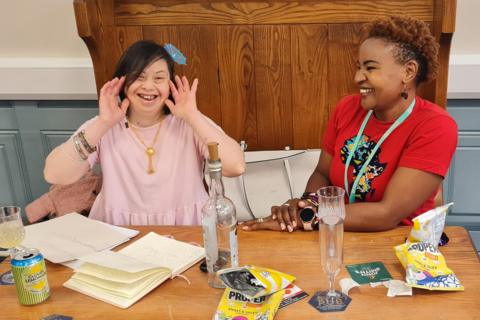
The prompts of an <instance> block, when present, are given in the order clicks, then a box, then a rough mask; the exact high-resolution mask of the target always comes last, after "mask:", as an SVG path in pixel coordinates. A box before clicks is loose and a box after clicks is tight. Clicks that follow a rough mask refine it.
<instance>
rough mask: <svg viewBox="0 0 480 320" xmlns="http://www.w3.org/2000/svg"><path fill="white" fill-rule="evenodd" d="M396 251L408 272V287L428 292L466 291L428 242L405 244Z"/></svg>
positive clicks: (434, 247) (443, 259) (435, 248)
mask: <svg viewBox="0 0 480 320" xmlns="http://www.w3.org/2000/svg"><path fill="white" fill-rule="evenodd" d="M394 249H395V254H396V255H397V257H398V260H400V263H401V264H402V265H403V267H404V268H405V270H406V282H407V285H409V286H411V287H416V288H422V289H428V290H445V291H461V290H464V287H463V286H462V285H461V284H460V280H458V278H457V277H456V276H455V274H454V273H453V271H452V270H450V269H449V268H448V267H447V264H446V262H445V258H444V257H443V255H442V254H441V253H440V251H439V250H438V248H437V247H436V246H435V245H433V244H431V243H427V242H416V243H404V244H401V245H399V246H396V247H395V248H394Z"/></svg>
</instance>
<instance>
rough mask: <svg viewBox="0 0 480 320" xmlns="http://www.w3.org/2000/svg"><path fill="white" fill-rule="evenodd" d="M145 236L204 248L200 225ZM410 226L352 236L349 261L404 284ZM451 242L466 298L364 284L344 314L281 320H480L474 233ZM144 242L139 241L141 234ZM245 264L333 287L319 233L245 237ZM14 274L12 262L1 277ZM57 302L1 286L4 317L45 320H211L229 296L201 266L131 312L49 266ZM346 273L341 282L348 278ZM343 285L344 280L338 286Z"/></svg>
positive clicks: (455, 235) (309, 311) (303, 283)
mask: <svg viewBox="0 0 480 320" xmlns="http://www.w3.org/2000/svg"><path fill="white" fill-rule="evenodd" d="M137 229H138V230H140V231H141V234H144V233H145V232H147V231H155V232H157V233H159V234H172V235H174V236H175V238H176V239H177V240H183V241H189V242H190V241H194V242H197V243H201V242H202V236H201V230H200V228H198V227H138V228H137ZM409 230H410V229H409V228H407V227H399V228H397V229H395V230H391V231H386V232H378V233H350V232H349V233H346V234H345V250H344V263H345V264H355V263H362V262H371V261H382V262H383V263H384V264H385V266H386V267H387V269H388V271H390V273H391V274H392V276H393V278H394V279H402V280H404V277H405V272H404V269H403V268H402V266H401V265H400V263H399V262H398V260H397V258H396V256H395V254H394V252H393V250H392V247H393V246H394V245H397V244H400V243H402V242H404V240H405V237H406V236H407V234H408V232H409ZM446 233H447V235H448V236H449V237H450V243H449V244H448V245H447V246H446V247H443V248H441V251H442V253H443V254H444V256H445V258H446V260H447V264H448V266H449V267H450V268H451V269H452V270H453V271H454V272H455V273H456V274H457V276H458V278H459V279H460V281H461V282H462V284H463V285H464V286H465V291H463V292H438V291H437V292H430V291H427V290H420V289H414V290H413V296H411V297H395V298H388V297H387V296H386V293H387V289H386V288H384V287H377V288H371V287H370V286H368V285H363V286H361V287H359V288H354V289H352V290H351V291H350V296H351V298H352V302H351V303H350V306H349V307H348V308H347V310H346V311H344V312H336V313H319V312H318V311H316V310H315V309H314V308H312V307H311V306H310V305H309V304H308V302H307V301H308V298H306V299H304V300H301V301H299V302H297V303H295V304H292V305H290V306H288V307H286V308H284V309H281V310H279V311H278V313H277V316H276V317H275V319H278V320H280V319H389V320H390V319H402V320H405V319H455V320H457V319H480V277H479V274H480V272H479V271H480V263H479V259H478V256H477V253H476V252H475V251H474V249H473V246H472V242H471V240H470V237H469V235H468V232H467V231H466V230H465V229H463V228H461V227H447V228H446ZM137 237H138V236H137ZM239 252H240V262H241V264H256V265H260V266H265V267H270V268H273V269H277V270H280V271H283V272H286V273H290V274H292V275H295V276H296V277H297V280H296V284H297V285H298V286H300V287H301V288H303V289H304V290H305V291H306V292H307V293H309V294H310V295H312V294H313V293H314V292H315V291H318V290H319V289H321V290H324V289H326V288H327V280H326V276H325V274H324V273H323V271H322V267H321V265H320V253H319V246H318V233H317V232H295V233H292V234H287V233H280V232H271V231H262V232H251V233H247V232H241V231H240V232H239ZM8 268H9V263H8V260H6V261H4V262H3V263H1V264H0V272H1V273H3V272H5V271H6V270H7V269H8ZM47 271H48V280H49V283H50V286H51V297H50V298H49V299H48V300H47V301H46V302H44V303H42V304H39V305H36V306H21V305H20V304H19V303H18V301H17V297H16V292H15V288H14V286H0V319H15V320H17V319H35V320H38V319H41V318H42V317H44V316H47V315H50V314H53V313H59V314H63V315H69V316H72V317H73V318H74V319H125V320H127V319H128V320H129V319H211V318H212V315H213V313H214V312H215V310H216V307H217V304H218V302H219V300H220V296H221V294H222V290H220V289H212V288H210V287H208V285H207V277H206V275H205V274H203V273H201V272H200V271H199V268H198V265H196V266H194V267H192V268H191V269H189V270H188V271H186V272H185V273H184V275H185V276H187V277H188V278H189V279H190V281H191V282H192V284H191V285H188V284H187V283H186V282H185V281H184V280H183V279H181V278H176V279H173V280H169V281H167V282H165V283H163V284H161V285H160V286H159V287H157V288H156V289H154V290H153V291H152V292H150V293H149V294H148V295H147V296H145V297H144V298H142V299H141V300H140V301H138V302H137V303H136V304H134V305H133V306H131V307H130V308H129V309H126V310H124V309H120V308H116V307H114V306H111V305H109V304H107V303H104V302H101V301H98V300H95V299H93V298H90V297H88V296H85V295H82V294H80V293H77V292H74V291H72V290H70V289H67V288H64V287H63V286H62V284H63V283H64V282H65V281H66V280H67V279H68V278H69V277H70V276H71V275H72V270H70V269H69V268H67V267H64V266H62V265H56V264H52V263H49V262H48V263H47ZM347 276H348V273H347V271H346V270H345V268H342V271H341V272H340V276H339V279H340V278H344V277H347ZM337 287H338V281H337Z"/></svg>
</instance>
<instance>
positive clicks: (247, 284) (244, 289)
mask: <svg viewBox="0 0 480 320" xmlns="http://www.w3.org/2000/svg"><path fill="white" fill-rule="evenodd" d="M218 276H219V277H220V279H221V280H222V281H223V283H225V285H226V286H227V287H229V288H231V289H233V290H234V291H237V292H240V293H241V294H243V295H244V296H245V297H246V298H247V299H254V298H258V297H262V296H266V295H269V294H272V293H274V292H277V291H278V290H281V289H285V288H286V287H287V286H288V285H289V284H290V283H292V282H293V281H294V280H295V277H294V276H291V275H289V274H286V273H283V272H280V271H276V270H273V269H268V268H262V267H257V266H244V267H238V268H228V269H223V270H221V271H219V272H218Z"/></svg>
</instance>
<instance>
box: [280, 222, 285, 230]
mask: <svg viewBox="0 0 480 320" xmlns="http://www.w3.org/2000/svg"><path fill="white" fill-rule="evenodd" d="M280 229H282V230H285V223H283V222H282V223H280Z"/></svg>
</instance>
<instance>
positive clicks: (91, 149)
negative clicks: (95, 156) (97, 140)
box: [77, 130, 97, 153]
mask: <svg viewBox="0 0 480 320" xmlns="http://www.w3.org/2000/svg"><path fill="white" fill-rule="evenodd" d="M77 136H78V137H79V138H80V142H81V143H82V145H83V148H84V149H85V150H87V152H88V153H93V152H95V151H97V146H93V147H92V145H90V143H88V141H87V139H86V138H85V130H82V131H80V132H79V133H77Z"/></svg>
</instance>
